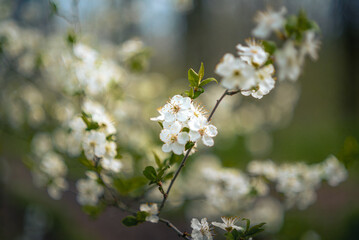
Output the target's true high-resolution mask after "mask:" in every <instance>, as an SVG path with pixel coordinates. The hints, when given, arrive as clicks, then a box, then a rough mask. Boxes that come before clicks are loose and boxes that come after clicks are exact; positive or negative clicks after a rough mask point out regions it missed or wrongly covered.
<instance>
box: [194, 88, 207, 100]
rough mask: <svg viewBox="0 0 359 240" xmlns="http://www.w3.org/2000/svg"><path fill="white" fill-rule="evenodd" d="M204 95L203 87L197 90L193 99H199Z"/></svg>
mask: <svg viewBox="0 0 359 240" xmlns="http://www.w3.org/2000/svg"><path fill="white" fill-rule="evenodd" d="M202 93H204V89H203V87H199V88H197V90H196V91H194V96H193V99H196V98H198V97H199V96H200V95H201V94H202Z"/></svg>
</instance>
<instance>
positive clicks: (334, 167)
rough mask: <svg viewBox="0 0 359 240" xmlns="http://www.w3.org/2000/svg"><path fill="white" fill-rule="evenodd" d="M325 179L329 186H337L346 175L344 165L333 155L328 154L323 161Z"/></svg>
mask: <svg viewBox="0 0 359 240" xmlns="http://www.w3.org/2000/svg"><path fill="white" fill-rule="evenodd" d="M323 169H324V173H325V177H324V178H325V179H327V180H328V183H329V185H330V186H337V185H338V184H339V183H341V182H343V181H344V180H345V179H346V178H347V177H348V172H347V170H346V169H345V167H344V165H343V164H342V163H340V162H339V161H338V159H337V158H336V157H335V156H334V155H330V156H329V157H328V158H327V159H326V160H325V161H324V163H323Z"/></svg>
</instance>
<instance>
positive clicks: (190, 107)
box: [151, 95, 217, 155]
mask: <svg viewBox="0 0 359 240" xmlns="http://www.w3.org/2000/svg"><path fill="white" fill-rule="evenodd" d="M158 111H159V113H160V116H158V117H156V118H151V120H153V121H159V122H161V123H162V126H163V129H162V131H161V133H160V139H161V141H163V143H164V144H163V146H162V150H163V151H164V152H173V153H175V154H177V155H181V154H183V153H184V151H185V149H186V144H187V143H189V142H192V143H196V142H198V140H202V143H203V144H204V145H206V146H208V147H211V146H213V144H214V141H213V139H212V138H213V137H215V136H216V135H217V128H216V127H215V126H214V125H212V124H210V123H209V122H208V120H207V118H206V117H205V115H204V114H205V112H204V111H203V109H202V108H201V107H200V106H196V105H195V104H194V103H193V102H192V100H191V98H189V97H182V96H180V95H175V96H173V97H172V98H171V99H170V101H169V102H168V103H167V104H166V105H165V106H163V107H162V108H160V109H159V110H158Z"/></svg>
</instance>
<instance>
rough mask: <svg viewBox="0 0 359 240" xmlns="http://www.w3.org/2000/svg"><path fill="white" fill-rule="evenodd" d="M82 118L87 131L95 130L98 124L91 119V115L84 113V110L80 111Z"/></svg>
mask: <svg viewBox="0 0 359 240" xmlns="http://www.w3.org/2000/svg"><path fill="white" fill-rule="evenodd" d="M81 118H82V120H83V121H84V122H85V124H86V126H87V129H86V130H88V131H90V130H96V129H98V128H99V127H100V126H99V125H98V123H97V122H94V121H92V119H91V117H90V116H89V115H88V114H86V113H85V112H82V115H81Z"/></svg>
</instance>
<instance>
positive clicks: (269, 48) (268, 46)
mask: <svg viewBox="0 0 359 240" xmlns="http://www.w3.org/2000/svg"><path fill="white" fill-rule="evenodd" d="M262 45H263V47H264V51H266V52H267V53H268V54H269V55H273V54H274V52H275V50H276V49H277V45H276V44H275V42H273V41H266V40H263V41H262Z"/></svg>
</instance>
